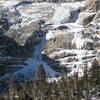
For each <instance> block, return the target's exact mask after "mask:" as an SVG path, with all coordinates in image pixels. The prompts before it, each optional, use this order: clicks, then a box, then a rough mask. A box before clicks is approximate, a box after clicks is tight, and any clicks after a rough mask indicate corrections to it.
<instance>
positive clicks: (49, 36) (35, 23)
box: [0, 0, 100, 78]
mask: <svg viewBox="0 0 100 100" xmlns="http://www.w3.org/2000/svg"><path fill="white" fill-rule="evenodd" d="M85 3H86V2H85V1H78V2H73V3H62V4H55V3H46V2H45V3H32V2H31V3H27V4H26V3H24V4H23V3H20V2H19V1H17V0H16V1H3V0H2V1H0V6H1V7H0V39H1V40H0V59H1V60H0V68H1V70H3V73H2V74H1V75H2V76H3V77H4V75H5V77H6V75H7V74H6V73H8V74H9V73H11V72H14V76H16V78H19V77H21V76H25V77H28V78H30V77H31V78H33V76H36V73H37V70H38V67H39V65H40V64H41V63H42V64H44V68H45V70H46V73H47V75H48V74H49V75H50V76H51V77H52V78H55V77H57V76H61V75H63V74H64V73H68V75H72V74H74V73H75V72H79V75H80V76H82V75H83V74H84V73H83V72H84V69H85V66H86V65H87V64H88V65H89V66H90V67H91V64H92V62H93V60H94V59H97V60H98V61H99V60H100V23H96V21H95V20H98V19H99V18H98V17H95V16H97V15H98V13H99V12H95V11H94V12H92V13H91V14H89V11H87V9H86V10H84V9H85ZM16 5H17V6H16ZM82 13H84V16H83V17H81V16H82ZM87 14H88V15H87ZM99 62H100V61H99ZM3 66H4V67H3ZM18 76H19V77H18Z"/></svg>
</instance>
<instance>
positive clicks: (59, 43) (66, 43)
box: [45, 31, 73, 51]
mask: <svg viewBox="0 0 100 100" xmlns="http://www.w3.org/2000/svg"><path fill="white" fill-rule="evenodd" d="M53 32H54V34H59V35H57V36H55V37H53V38H51V39H50V40H48V42H47V44H46V46H45V50H46V51H49V50H50V49H51V50H55V49H59V48H63V49H71V48H72V47H71V42H72V38H73V36H72V35H71V34H64V33H66V31H65V32H62V31H53Z"/></svg>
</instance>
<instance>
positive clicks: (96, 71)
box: [89, 59, 100, 87]
mask: <svg viewBox="0 0 100 100" xmlns="http://www.w3.org/2000/svg"><path fill="white" fill-rule="evenodd" d="M89 72H90V82H91V85H92V87H95V86H97V85H99V84H100V65H99V63H98V61H97V60H96V59H95V60H94V61H93V64H92V67H91V69H90V71H89Z"/></svg>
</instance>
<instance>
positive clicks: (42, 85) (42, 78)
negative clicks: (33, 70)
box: [37, 64, 46, 100]
mask: <svg viewBox="0 0 100 100" xmlns="http://www.w3.org/2000/svg"><path fill="white" fill-rule="evenodd" d="M37 76H38V79H39V80H38V83H39V85H38V87H39V95H40V100H43V98H44V97H45V94H46V72H45V69H44V65H43V64H41V65H40V66H39V69H38V73H37Z"/></svg>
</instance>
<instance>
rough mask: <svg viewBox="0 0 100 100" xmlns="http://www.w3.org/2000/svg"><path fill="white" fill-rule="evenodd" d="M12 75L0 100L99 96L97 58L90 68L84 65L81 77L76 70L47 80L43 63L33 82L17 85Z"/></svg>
mask: <svg viewBox="0 0 100 100" xmlns="http://www.w3.org/2000/svg"><path fill="white" fill-rule="evenodd" d="M12 76H13V75H11V76H10V83H9V88H8V90H7V91H6V92H5V93H4V94H3V95H2V96H0V100H81V99H82V98H90V97H91V96H97V97H100V66H99V63H98V61H97V60H94V61H93V64H92V67H91V68H90V69H88V66H87V65H86V66H85V69H84V75H83V76H82V77H79V75H78V72H77V73H74V75H73V76H68V75H67V74H66V75H64V76H63V77H62V78H61V79H60V80H58V81H51V82H48V81H47V77H46V72H45V69H44V65H43V64H41V65H40V66H39V69H38V73H37V76H38V78H37V80H34V81H33V82H28V81H27V80H25V82H24V83H23V84H22V85H18V84H17V83H16V82H15V81H14V79H13V77H12ZM49 78H50V76H49Z"/></svg>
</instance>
